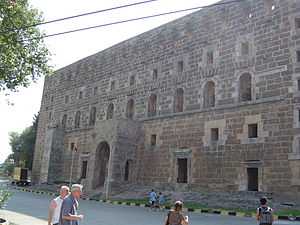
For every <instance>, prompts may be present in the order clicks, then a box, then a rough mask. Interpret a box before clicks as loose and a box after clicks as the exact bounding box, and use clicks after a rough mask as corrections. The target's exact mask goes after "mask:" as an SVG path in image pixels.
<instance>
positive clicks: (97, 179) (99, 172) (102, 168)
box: [94, 141, 110, 188]
mask: <svg viewBox="0 0 300 225" xmlns="http://www.w3.org/2000/svg"><path fill="white" fill-rule="evenodd" d="M109 157H110V147H109V144H108V143H107V142H106V141H104V142H101V143H100V144H99V145H98V147H97V149H96V157H95V172H94V188H98V187H103V186H104V183H105V180H106V178H107V175H108V162H109Z"/></svg>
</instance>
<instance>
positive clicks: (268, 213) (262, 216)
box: [256, 197, 274, 225]
mask: <svg viewBox="0 0 300 225" xmlns="http://www.w3.org/2000/svg"><path fill="white" fill-rule="evenodd" d="M267 202H268V200H267V198H266V197H262V198H261V199H260V207H259V208H258V209H257V214H256V219H257V221H258V222H259V225H272V224H273V222H274V216H273V209H272V208H271V207H269V206H268V205H267Z"/></svg>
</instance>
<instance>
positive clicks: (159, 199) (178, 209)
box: [48, 184, 274, 225]
mask: <svg viewBox="0 0 300 225" xmlns="http://www.w3.org/2000/svg"><path fill="white" fill-rule="evenodd" d="M81 194H82V185H81V184H73V185H72V186H71V192H70V188H69V187H67V186H62V187H61V188H60V194H59V196H58V197H56V198H54V199H53V200H52V201H51V202H50V207H49V216H48V225H79V221H80V220H82V219H83V215H80V214H78V213H77V210H78V206H79V203H78V200H79V199H80V196H81ZM165 202H166V199H165V196H164V195H163V194H162V193H161V192H160V193H159V194H158V195H157V194H156V192H155V191H154V190H151V192H150V193H149V203H150V206H151V208H154V207H157V205H156V204H158V207H161V206H162V205H164V204H165ZM257 220H258V221H259V224H260V225H272V224H273V221H274V218H273V210H272V208H271V207H269V206H268V205H267V198H266V197H262V198H261V199H260V207H259V208H258V209H257ZM188 224H189V218H188V216H185V215H184V214H183V202H182V201H176V202H175V204H174V208H173V209H172V210H170V211H169V212H168V214H167V216H166V220H165V223H164V225H188Z"/></svg>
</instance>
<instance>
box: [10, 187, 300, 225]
mask: <svg viewBox="0 0 300 225" xmlns="http://www.w3.org/2000/svg"><path fill="white" fill-rule="evenodd" d="M49 201H50V197H49V196H46V195H38V194H33V193H27V192H25V193H24V192H14V194H13V196H12V197H11V199H10V200H9V202H8V205H7V207H6V209H7V210H10V211H14V212H18V213H22V214H25V215H29V216H33V217H36V218H39V219H43V220H45V219H46V218H47V209H48V203H49ZM80 212H81V213H82V214H84V215H85V218H84V220H83V221H82V222H81V225H160V224H163V222H162V221H163V219H164V216H165V212H151V211H150V210H149V209H145V208H140V207H133V206H119V205H110V204H105V203H100V202H93V201H80ZM189 217H190V222H191V223H190V224H192V225H193V224H197V225H250V224H251V225H252V224H256V222H255V221H254V220H253V219H251V218H236V217H230V216H216V215H205V214H197V213H189ZM45 224H46V223H45ZM276 224H280V225H285V224H294V225H300V223H292V222H283V221H282V222H276ZM41 225H43V224H41Z"/></svg>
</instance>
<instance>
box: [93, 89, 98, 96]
mask: <svg viewBox="0 0 300 225" xmlns="http://www.w3.org/2000/svg"><path fill="white" fill-rule="evenodd" d="M97 94H98V87H94V96H96V95H97Z"/></svg>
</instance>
